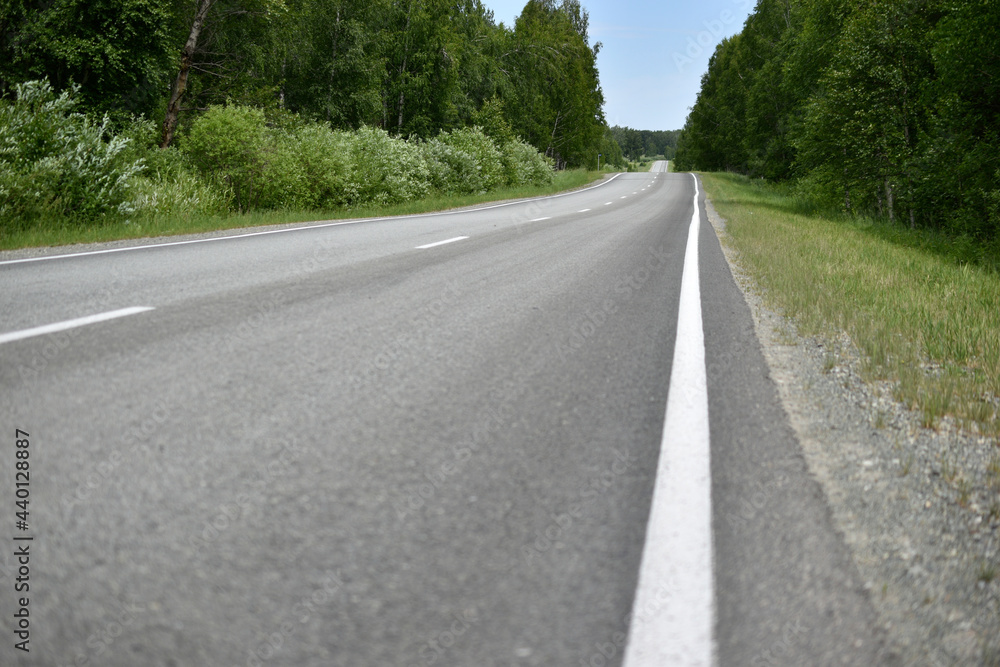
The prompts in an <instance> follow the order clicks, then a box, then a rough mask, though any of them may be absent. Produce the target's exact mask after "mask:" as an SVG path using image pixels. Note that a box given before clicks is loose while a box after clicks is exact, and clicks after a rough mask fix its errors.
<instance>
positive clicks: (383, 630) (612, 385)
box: [0, 163, 877, 667]
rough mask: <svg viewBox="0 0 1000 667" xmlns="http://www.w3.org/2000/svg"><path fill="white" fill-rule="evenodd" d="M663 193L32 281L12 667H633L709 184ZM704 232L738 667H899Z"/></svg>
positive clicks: (21, 322)
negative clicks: (694, 235) (20, 580)
mask: <svg viewBox="0 0 1000 667" xmlns="http://www.w3.org/2000/svg"><path fill="white" fill-rule="evenodd" d="M665 170H666V163H657V164H655V165H654V168H653V170H652V172H651V173H634V174H621V175H618V176H615V177H613V178H610V179H606V180H605V181H604V182H602V183H601V184H600V185H599V186H597V187H592V188H589V189H586V190H582V191H579V192H576V193H572V194H569V195H565V196H558V197H551V198H543V199H537V200H531V201H523V202H517V203H511V204H507V205H502V206H483V207H480V208H478V209H475V210H468V211H461V212H453V213H442V214H427V215H422V216H413V217H406V218H397V219H386V220H375V221H351V222H337V223H331V224H317V225H313V226H311V227H310V226H305V227H303V228H297V229H294V230H280V231H267V232H264V231H262V232H260V233H249V234H244V235H238V236H235V237H228V238H223V239H219V240H210V241H208V240H197V241H196V242H187V241H184V242H178V241H177V240H173V241H171V240H167V241H166V242H165V243H163V244H162V245H159V246H150V247H144V248H141V249H134V250H119V249H115V250H114V251H113V252H106V251H105V250H107V249H109V248H107V247H101V248H95V249H91V250H89V251H88V252H89V254H88V253H84V254H78V255H73V256H65V257H56V258H48V259H43V260H37V261H19V262H13V263H11V262H4V261H2V260H0V294H2V300H0V303H2V308H0V386H2V387H3V389H2V390H0V424H2V426H3V428H4V429H5V430H6V433H7V434H8V438H7V440H6V441H0V442H2V446H0V475H2V478H3V480H4V482H3V486H2V491H0V501H2V506H3V507H4V508H6V516H7V519H5V522H6V523H4V524H3V530H0V535H7V536H8V542H7V545H8V546H7V547H5V548H4V549H2V550H0V553H2V555H0V631H2V632H0V637H2V644H0V664H3V665H21V664H24V665H74V664H75V665H84V664H86V665H108V666H115V665H122V666H133V665H150V666H153V665H219V666H226V667H229V666H232V665H289V666H292V665H294V666H317V667H319V666H329V665H343V666H345V667H347V666H350V667H356V666H361V665H372V666H374V665H380V666H382V665H385V666H393V665H399V666H403V667H407V666H409V665H431V664H435V665H475V666H477V667H485V666H490V665H496V666H500V665H503V666H507V665H546V666H556V665H560V666H561V665H567V666H574V667H575V666H577V665H595V666H597V667H599V666H600V665H617V664H621V659H622V655H623V652H624V643H625V641H624V638H625V633H627V632H628V631H629V630H630V627H629V625H630V624H629V620H630V617H629V615H630V613H631V612H632V609H633V601H634V599H635V597H636V589H637V582H638V578H639V571H640V564H641V562H642V558H643V549H644V544H645V537H646V529H647V521H648V519H649V514H650V506H651V499H652V496H653V488H654V484H655V472H656V469H657V461H658V457H659V453H660V447H661V442H663V441H664V440H667V441H669V440H670V435H671V434H668V437H667V438H666V439H665V438H664V437H663V424H664V412H665V406H666V404H667V400H668V387H669V386H670V381H671V370H672V365H673V359H674V356H673V355H674V344H675V339H676V337H677V333H676V330H675V327H676V324H677V321H678V301H679V295H680V283H681V276H682V272H683V268H684V258H685V249H686V243H687V238H688V228H689V224H690V222H691V220H692V215H693V213H694V207H693V198H694V179H693V178H692V176H691V175H689V174H667V173H664V172H665ZM699 229H700V235H699V243H698V246H697V249H698V254H699V257H700V271H699V273H698V275H699V276H700V305H701V311H702V323H703V329H704V344H703V347H704V352H705V368H706V370H707V400H708V412H709V418H710V425H709V431H710V437H711V464H712V469H711V482H712V489H711V493H712V495H711V512H712V514H711V517H712V525H711V535H712V540H711V541H712V543H713V546H714V567H712V564H711V563H705V564H704V566H705V570H706V572H708V573H709V575H710V576H709V577H708V579H709V580H711V581H714V597H711V596H709V599H710V600H714V618H715V620H714V628H715V643H716V645H717V648H716V654H717V664H720V665H746V664H750V665H802V664H815V665H819V664H856V665H869V664H876V663H877V658H876V657H875V653H874V651H875V650H876V641H875V639H874V638H873V634H872V629H871V626H872V618H873V616H872V613H871V609H870V608H869V606H868V603H867V601H866V599H865V598H864V595H863V593H862V592H861V591H860V587H859V583H858V581H857V580H856V575H855V574H854V572H853V570H852V569H851V567H850V564H849V561H848V559H847V557H846V552H845V549H844V547H843V545H842V544H841V543H840V541H839V538H837V536H836V535H835V533H834V531H833V529H832V527H831V525H830V520H829V517H828V514H827V511H826V508H825V505H824V501H823V500H822V497H821V494H820V492H819V488H818V486H817V485H816V484H815V483H814V482H813V481H812V480H811V479H810V477H809V476H808V474H807V473H806V471H805V468H804V462H803V459H802V457H801V455H800V454H799V451H798V445H797V444H796V442H795V440H794V437H793V435H792V432H791V430H790V428H789V427H788V425H787V421H786V418H785V416H784V413H783V411H782V409H781V407H780V404H779V403H778V399H777V397H776V393H775V391H774V388H773V386H772V384H771V381H770V379H769V377H768V373H767V369H766V366H765V364H764V361H763V359H762V357H761V354H760V350H759V348H758V345H757V342H756V339H755V337H754V333H753V328H752V323H751V320H750V316H749V313H748V311H747V308H746V306H745V304H744V302H743V299H742V296H741V295H740V292H739V290H738V289H737V287H736V286H735V284H734V283H733V281H732V278H731V276H730V273H729V270H728V267H727V265H726V264H725V260H724V259H723V256H722V253H721V251H720V249H719V244H718V241H717V239H716V237H715V235H714V233H713V231H712V228H711V226H710V225H709V224H708V222H707V220H706V218H705V215H704V212H702V214H701V225H700V228H699ZM684 391H686V389H685V390H684ZM15 429H22V430H24V431H26V432H28V433H30V438H31V449H30V451H31V458H30V469H31V486H30V494H31V495H30V499H31V500H30V503H31V504H30V520H29V522H28V523H29V524H30V529H29V530H28V531H24V532H19V534H21V535H28V534H32V535H34V538H35V539H34V541H33V542H32V547H31V549H32V552H31V553H32V556H31V558H32V560H31V582H30V584H31V589H30V613H31V616H30V618H31V653H30V654H28V655H25V654H23V653H22V652H20V651H16V650H15V649H14V648H13V644H14V639H13V638H14V634H13V632H14V629H15V627H14V623H15V618H14V613H15V611H16V610H17V606H16V602H17V600H16V599H15V593H14V590H13V584H14V579H15V577H16V575H17V569H16V568H17V563H16V562H15V559H14V557H13V553H14V548H13V547H11V546H10V545H12V544H14V543H13V542H12V541H10V540H9V538H10V537H11V536H13V534H14V533H15V532H18V531H16V530H15V527H14V516H13V515H14V501H15V497H14V487H13V486H12V480H13V473H14V470H13V468H14V461H15V458H14V457H15V454H14V451H15V447H14V433H15ZM681 578H682V579H683V577H681ZM675 584H677V585H681V586H682V585H683V584H684V581H680V582H677V581H668V582H666V583H663V584H662V585H661V586H660V588H659V589H655V588H654V589H653V590H652V592H653V594H654V597H655V596H656V595H660V597H661V598H664V599H666V598H669V597H670V596H671V595H673V594H674V593H673V592H672V591H674V590H676V589H674V588H672V587H673V586H674V585H675ZM659 609H660V608H659V607H657V608H654V609H647V610H637V615H636V616H635V617H634V618H635V619H637V620H635V621H634V622H632V623H631V626H632V628H631V630H632V631H634V632H639V631H640V627H639V626H643V625H647V624H648V623H652V622H653V620H654V619H656V618H657V616H658V614H659V613H660V611H659ZM636 664H639V663H636Z"/></svg>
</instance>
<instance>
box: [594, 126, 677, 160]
mask: <svg viewBox="0 0 1000 667" xmlns="http://www.w3.org/2000/svg"><path fill="white" fill-rule="evenodd" d="M680 133H681V131H680V130H633V129H632V128H630V127H619V126H617V125H616V126H614V127H612V128H611V136H612V137H614V140H615V142H617V144H618V145H619V146H620V147H621V150H622V153H623V154H624V156H625V157H626V158H628V159H629V160H638V159H639V158H641V157H643V156H647V157H655V156H657V155H662V156H663V157H664V158H665V159H667V160H673V159H674V154H675V152H676V150H677V138H678V136H680Z"/></svg>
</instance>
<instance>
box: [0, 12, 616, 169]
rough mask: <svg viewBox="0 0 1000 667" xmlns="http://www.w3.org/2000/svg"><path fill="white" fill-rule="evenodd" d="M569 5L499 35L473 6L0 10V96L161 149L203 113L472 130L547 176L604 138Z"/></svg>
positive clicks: (588, 154)
mask: <svg viewBox="0 0 1000 667" xmlns="http://www.w3.org/2000/svg"><path fill="white" fill-rule="evenodd" d="M588 30H589V17H588V13H587V11H586V10H585V9H584V8H583V7H582V6H581V4H580V0H528V2H527V4H526V5H525V6H524V9H523V11H522V12H521V14H520V16H518V18H517V19H516V20H515V22H514V25H513V26H506V25H504V24H503V23H500V24H498V23H497V22H496V21H495V20H494V17H493V13H492V12H491V11H490V10H489V9H488V8H487V7H486V6H485V5H484V4H483V3H482V1H481V0H116V1H115V2H93V1H91V0H9V1H8V2H5V3H3V6H2V8H0V96H2V97H4V98H7V99H10V98H11V97H12V96H13V93H14V89H15V86H17V85H18V84H23V83H25V82H28V81H32V80H47V81H48V82H50V84H51V85H52V87H53V89H54V90H55V91H56V92H57V93H59V92H62V91H67V90H71V89H72V90H75V93H74V97H75V99H76V100H77V103H78V105H79V109H80V110H82V111H84V112H86V113H87V114H89V115H92V116H95V117H100V116H102V115H107V116H108V117H109V118H110V119H111V123H112V126H117V127H124V126H126V125H127V124H128V122H129V121H130V119H132V118H134V117H144V118H147V119H153V120H154V121H155V122H156V123H157V125H158V127H159V130H160V131H159V137H158V142H159V144H160V145H161V146H164V147H166V146H169V145H171V144H172V143H173V142H174V141H175V137H176V136H177V133H178V132H180V133H181V135H183V134H184V133H185V132H187V131H188V130H189V129H190V127H191V126H192V124H193V123H194V121H195V120H196V119H197V118H198V116H199V115H201V114H203V113H205V112H206V111H207V110H208V109H210V108H212V107H213V106H218V105H222V104H235V105H238V106H242V107H253V108H260V109H264V110H265V111H267V110H274V109H278V110H284V111H288V112H292V113H294V114H296V115H299V116H301V117H303V118H306V119H309V120H311V121H318V122H324V123H326V124H328V125H329V126H330V127H331V129H334V130H353V129H358V128H361V127H363V126H368V127H374V128H378V129H381V130H383V131H385V132H387V133H389V134H391V135H394V136H400V137H415V138H420V139H430V138H432V137H435V136H437V135H438V134H439V133H440V132H450V131H453V130H459V129H462V128H465V127H470V126H479V127H481V128H482V129H483V131H484V132H485V133H486V134H487V135H489V136H491V137H492V138H493V139H494V140H495V142H496V143H497V144H498V145H503V144H507V143H509V142H510V141H511V140H512V139H513V138H514V137H521V138H522V139H524V140H525V141H527V142H528V143H529V144H531V145H533V146H535V147H536V148H537V149H538V150H539V151H540V152H542V153H543V154H544V155H546V156H547V157H549V158H551V159H552V160H553V161H554V163H555V164H556V165H557V166H594V165H595V164H596V160H597V153H598V152H601V150H602V148H604V147H606V146H607V142H608V141H609V137H610V134H609V130H608V128H607V125H606V122H605V119H604V112H603V105H604V97H603V93H602V91H601V87H600V81H599V76H598V71H597V64H596V58H597V54H598V52H599V50H600V47H601V45H600V43H595V44H591V42H590V36H589V33H588Z"/></svg>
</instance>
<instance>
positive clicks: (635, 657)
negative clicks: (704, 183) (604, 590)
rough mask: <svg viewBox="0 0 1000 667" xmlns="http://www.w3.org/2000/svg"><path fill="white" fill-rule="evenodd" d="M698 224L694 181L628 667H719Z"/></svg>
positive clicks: (698, 214) (696, 183) (634, 608)
mask: <svg viewBox="0 0 1000 667" xmlns="http://www.w3.org/2000/svg"><path fill="white" fill-rule="evenodd" d="M692 176H693V174H692ZM700 224H701V215H700V213H699V210H698V179H697V178H695V195H694V215H693V216H692V218H691V226H690V228H689V231H688V240H687V249H686V250H685V253H684V269H683V273H682V277H681V293H680V307H679V309H678V314H677V342H676V343H675V344H674V356H673V367H672V369H671V372H670V389H669V393H668V395H667V407H666V416H665V418H664V424H663V440H662V443H661V445H660V458H659V462H658V464H657V473H656V484H655V487H654V490H653V501H652V507H651V509H650V514H649V525H648V526H647V528H646V544H645V547H644V548H643V553H642V564H641V565H640V568H639V583H638V587H637V590H636V595H635V600H634V602H633V605H632V617H631V622H630V625H629V634H628V641H627V644H626V647H625V654H624V661H623V663H622V664H623V666H624V667H665V666H666V665H670V666H671V667H693V666H695V665H699V666H703V667H710V666H711V665H713V664H714V663H715V638H714V626H715V621H714V619H715V590H714V589H715V581H714V558H713V551H712V487H711V465H710V453H709V425H708V387H707V381H706V376H705V336H704V330H703V327H702V320H701V289H700V284H699V278H698V229H699V227H700Z"/></svg>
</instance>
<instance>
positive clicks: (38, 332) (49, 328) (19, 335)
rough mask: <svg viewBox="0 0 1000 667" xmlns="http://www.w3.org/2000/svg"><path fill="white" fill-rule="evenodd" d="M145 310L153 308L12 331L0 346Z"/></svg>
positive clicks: (133, 309) (89, 316)
mask: <svg viewBox="0 0 1000 667" xmlns="http://www.w3.org/2000/svg"><path fill="white" fill-rule="evenodd" d="M147 310H153V308H151V307H149V306H133V307H131V308H121V309H119V310H111V311H108V312H106V313H98V314H97V315H87V316H86V317H78V318H76V319H74V320H64V321H62V322H55V323H54V324H46V325H44V326H40V327H34V328H32V329H22V330H21V331H12V332H10V333H5V334H0V344H3V343H9V342H11V341H15V340H22V339H24V338H31V337H33V336H42V335H44V334H50V333H55V332H57V331H65V330H67V329H75V328H76V327H82V326H85V325H87V324H96V323H98V322H104V321H106V320H113V319H115V318H117V317H126V316H128V315H135V314H136V313H144V312H146V311H147Z"/></svg>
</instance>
